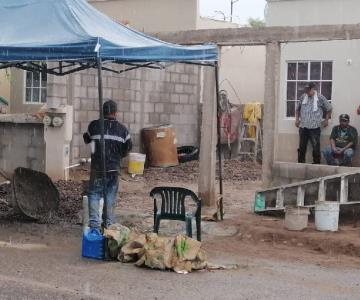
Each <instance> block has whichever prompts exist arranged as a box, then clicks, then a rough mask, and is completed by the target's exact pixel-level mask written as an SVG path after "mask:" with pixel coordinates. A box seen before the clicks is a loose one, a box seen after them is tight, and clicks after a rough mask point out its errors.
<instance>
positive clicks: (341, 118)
mask: <svg viewBox="0 0 360 300" xmlns="http://www.w3.org/2000/svg"><path fill="white" fill-rule="evenodd" d="M339 120H340V121H350V117H349V115H348V114H341V115H340V117H339Z"/></svg>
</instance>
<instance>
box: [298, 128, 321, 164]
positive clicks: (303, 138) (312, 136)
mask: <svg viewBox="0 0 360 300" xmlns="http://www.w3.org/2000/svg"><path fill="white" fill-rule="evenodd" d="M320 133H321V130H320V127H319V128H315V129H309V128H300V129H299V136H300V143H299V149H298V162H299V163H305V156H306V148H307V144H308V142H309V140H310V143H311V145H312V148H313V160H314V164H320V159H321V152H320Z"/></svg>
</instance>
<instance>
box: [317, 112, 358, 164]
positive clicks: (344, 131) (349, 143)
mask: <svg viewBox="0 0 360 300" xmlns="http://www.w3.org/2000/svg"><path fill="white" fill-rule="evenodd" d="M339 121H340V125H336V126H334V128H333V129H332V132H331V135H330V145H328V146H326V147H325V149H324V150H323V154H324V157H325V159H326V162H327V164H328V165H333V166H339V165H341V166H351V160H352V157H353V156H354V150H355V148H356V145H357V139H358V133H357V130H356V128H354V127H352V126H350V125H349V122H350V117H349V115H347V114H342V115H340V117H339Z"/></svg>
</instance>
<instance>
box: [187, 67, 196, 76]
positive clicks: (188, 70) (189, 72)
mask: <svg viewBox="0 0 360 300" xmlns="http://www.w3.org/2000/svg"><path fill="white" fill-rule="evenodd" d="M184 67H185V69H184V72H185V73H187V74H194V73H195V70H194V69H195V67H196V66H192V65H185V66H184Z"/></svg>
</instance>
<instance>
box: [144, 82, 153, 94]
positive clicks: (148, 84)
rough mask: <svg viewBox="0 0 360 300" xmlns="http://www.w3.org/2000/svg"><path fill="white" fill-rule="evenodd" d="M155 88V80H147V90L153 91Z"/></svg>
mask: <svg viewBox="0 0 360 300" xmlns="http://www.w3.org/2000/svg"><path fill="white" fill-rule="evenodd" d="M154 89H155V84H154V82H153V81H146V82H145V91H148V92H150V91H153V90H154Z"/></svg>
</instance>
